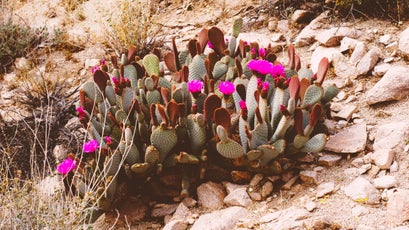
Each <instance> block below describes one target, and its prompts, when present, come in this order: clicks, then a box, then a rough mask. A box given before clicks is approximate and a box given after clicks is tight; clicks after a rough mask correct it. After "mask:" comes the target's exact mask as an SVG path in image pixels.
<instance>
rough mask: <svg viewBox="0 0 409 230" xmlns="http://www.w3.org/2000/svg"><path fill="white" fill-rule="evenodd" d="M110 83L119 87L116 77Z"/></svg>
mask: <svg viewBox="0 0 409 230" xmlns="http://www.w3.org/2000/svg"><path fill="white" fill-rule="evenodd" d="M112 82H113V83H114V85H119V80H118V78H116V77H112Z"/></svg>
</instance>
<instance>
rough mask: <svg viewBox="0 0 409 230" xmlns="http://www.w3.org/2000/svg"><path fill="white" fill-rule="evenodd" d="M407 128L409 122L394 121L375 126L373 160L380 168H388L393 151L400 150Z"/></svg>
mask: <svg viewBox="0 0 409 230" xmlns="http://www.w3.org/2000/svg"><path fill="white" fill-rule="evenodd" d="M408 130H409V122H405V121H403V122H394V123H389V124H384V125H381V126H379V127H378V128H377V131H376V136H375V142H374V145H373V147H374V150H375V151H374V153H373V154H372V160H373V162H374V163H375V164H376V165H377V166H378V167H379V168H381V169H389V167H390V166H391V164H392V161H393V159H394V156H395V153H396V152H399V151H402V150H403V146H402V140H403V139H404V138H405V137H406V134H407V133H408Z"/></svg>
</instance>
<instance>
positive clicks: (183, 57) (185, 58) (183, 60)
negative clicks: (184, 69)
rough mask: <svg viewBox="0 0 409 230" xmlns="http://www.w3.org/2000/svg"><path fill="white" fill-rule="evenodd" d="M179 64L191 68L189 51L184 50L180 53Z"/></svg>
mask: <svg viewBox="0 0 409 230" xmlns="http://www.w3.org/2000/svg"><path fill="white" fill-rule="evenodd" d="M178 58H179V62H180V64H181V65H185V66H189V64H190V61H189V60H188V59H189V50H183V51H181V52H180V53H179V57H178Z"/></svg>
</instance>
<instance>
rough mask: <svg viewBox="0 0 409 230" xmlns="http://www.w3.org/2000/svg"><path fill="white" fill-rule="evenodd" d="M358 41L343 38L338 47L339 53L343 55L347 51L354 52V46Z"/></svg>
mask: <svg viewBox="0 0 409 230" xmlns="http://www.w3.org/2000/svg"><path fill="white" fill-rule="evenodd" d="M359 42H360V41H359V40H357V39H353V38H349V37H344V38H343V39H342V40H341V45H340V47H339V49H340V51H341V53H344V52H345V51H349V50H354V49H355V46H356V45H357V44H358V43H359Z"/></svg>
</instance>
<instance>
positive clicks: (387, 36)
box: [379, 34, 391, 45]
mask: <svg viewBox="0 0 409 230" xmlns="http://www.w3.org/2000/svg"><path fill="white" fill-rule="evenodd" d="M390 39H391V35H390V34H385V35H383V36H381V37H380V38H379V42H380V43H383V44H384V45H387V44H388V43H389V40H390Z"/></svg>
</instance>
